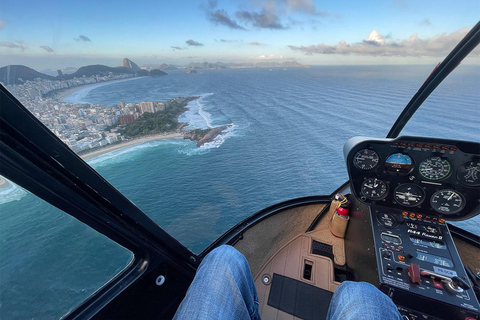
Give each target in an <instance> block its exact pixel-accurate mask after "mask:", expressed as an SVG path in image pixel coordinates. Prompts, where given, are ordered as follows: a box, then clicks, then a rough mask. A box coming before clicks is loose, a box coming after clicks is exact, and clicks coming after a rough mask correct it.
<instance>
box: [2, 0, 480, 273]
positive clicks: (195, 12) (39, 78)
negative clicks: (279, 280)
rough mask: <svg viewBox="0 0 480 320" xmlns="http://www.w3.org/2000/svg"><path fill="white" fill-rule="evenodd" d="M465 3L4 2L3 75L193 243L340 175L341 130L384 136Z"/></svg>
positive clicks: (164, 223) (344, 136)
mask: <svg viewBox="0 0 480 320" xmlns="http://www.w3.org/2000/svg"><path fill="white" fill-rule="evenodd" d="M475 6H476V7H477V8H478V4H477V3H476V2H474V1H464V2H462V3H457V2H455V1H444V2H442V3H441V4H439V3H438V2H433V1H427V2H422V3H417V2H413V1H390V2H385V3H378V2H376V1H375V2H374V1H367V2H362V3H359V2H348V1H337V2H335V3H330V4H326V3H322V2H319V1H311V0H305V1H283V0H260V1H225V2H220V1H218V2H217V1H205V2H202V3H200V4H199V3H197V2H193V3H192V2H188V1H163V2H162V1H150V2H148V1H147V2H145V3H135V4H132V3H126V2H124V3H122V2H116V3H109V2H101V1H100V2H98V1H81V2H72V3H65V2H61V1H47V2H45V1H42V2H39V1H27V3H25V2H15V1H10V2H3V3H1V4H0V67H1V68H0V82H2V83H3V85H5V87H6V88H7V89H8V90H9V91H10V92H11V93H13V94H14V95H15V96H16V97H17V98H18V99H19V100H20V101H21V102H22V103H23V104H24V105H25V106H26V107H27V108H28V110H30V111H31V112H32V113H33V114H34V115H35V116H36V117H38V119H40V120H41V121H42V122H43V123H44V124H45V125H46V126H47V127H48V128H49V129H50V130H52V132H54V133H55V134H56V135H57V136H58V137H59V138H60V139H62V141H64V142H65V144H66V145H68V146H69V147H70V148H71V149H72V150H74V151H75V152H77V153H78V154H79V155H81V156H82V157H83V158H84V159H85V160H86V161H87V163H88V164H89V165H91V166H92V167H93V168H94V169H96V170H97V171H98V172H99V173H100V174H101V175H102V176H103V177H105V178H106V179H107V180H108V181H109V182H110V183H111V184H112V185H113V186H114V187H115V188H117V189H118V190H119V191H120V192H122V193H123V194H125V196H127V197H128V198H129V199H130V200H131V201H132V202H133V203H135V204H136V205H137V206H138V207H139V208H140V209H141V210H142V211H144V212H145V213H146V214H147V215H148V216H149V217H151V218H152V219H153V220H154V221H155V222H156V223H158V224H159V225H160V226H161V227H162V228H164V229H165V230H166V231H167V232H169V233H170V234H172V235H173V236H174V237H176V238H177V239H178V240H179V241H180V242H181V243H182V244H184V245H186V246H187V247H188V248H189V249H191V250H192V251H194V252H195V253H199V252H201V251H202V250H203V249H205V248H206V246H207V245H208V244H210V243H211V242H212V241H213V240H215V239H216V238H218V237H219V236H220V235H221V234H223V233H224V232H225V231H227V230H228V229H229V228H231V227H232V226H234V225H235V224H236V223H238V222H239V221H241V220H243V219H245V218H246V217H248V216H250V215H252V214H253V213H255V212H257V211H259V210H261V209H263V208H265V207H268V206H270V205H273V204H275V203H278V202H281V201H285V200H289V199H292V198H297V197H302V196H309V195H322V194H323V195H324V194H331V193H332V192H333V191H334V190H335V189H337V188H338V187H339V186H340V185H341V184H342V183H343V182H345V181H346V180H347V179H348V175H347V172H346V168H345V165H344V159H343V145H344V143H345V142H346V141H347V140H348V139H349V138H351V137H353V136H358V135H363V136H372V137H377V138H381V137H385V136H386V135H387V133H388V131H389V129H390V127H391V126H392V124H393V123H394V121H395V120H396V118H397V116H398V115H399V114H400V112H401V111H402V110H403V108H404V106H405V105H406V104H407V103H408V101H409V100H410V98H411V97H412V96H413V95H414V94H415V92H416V91H417V89H418V88H419V87H420V86H421V84H422V83H423V81H424V80H425V78H426V77H427V76H428V74H429V73H430V72H431V70H432V69H433V68H434V66H435V65H436V64H437V63H438V62H439V61H441V60H442V59H443V57H445V56H446V55H447V54H448V53H449V52H450V50H451V49H453V48H454V46H455V45H456V44H457V43H458V41H460V39H461V38H462V37H463V36H464V35H465V34H466V33H467V32H468V31H469V30H470V28H471V27H472V26H473V25H474V24H475V23H476V22H477V20H476V19H477V15H476V12H475V10H472V7H475ZM427 13H428V14H427ZM474 64H477V65H478V61H476V62H474ZM466 68H467V69H468V70H467V69H465V70H467V71H465V73H463V75H462V73H461V74H460V75H459V78H458V81H459V83H466V85H467V86H469V87H473V86H475V82H474V81H475V78H474V77H473V78H472V77H471V76H469V75H468V74H470V73H471V72H473V73H475V72H478V67H472V69H469V68H470V67H469V66H466ZM475 68H477V69H475ZM462 70H463V69H462ZM477 85H478V82H477ZM447 94H448V93H447ZM459 99H461V97H459ZM472 99H474V100H475V99H476V101H477V102H478V96H475V97H473V98H472ZM438 104H439V105H438V106H437V107H442V108H449V105H450V102H449V100H446V99H438ZM420 121H423V123H421V124H420V125H424V126H428V127H429V128H430V129H431V130H430V131H429V134H431V135H433V136H439V137H441V136H442V134H443V131H442V130H440V129H441V128H439V127H437V126H433V127H432V126H431V122H430V121H429V120H427V119H425V118H423V119H421V120H420ZM436 130H437V131H436ZM460 130H464V133H463V136H472V130H474V127H467V126H465V127H462V128H461V129H460ZM417 134H418V133H417ZM419 134H423V132H420V133H419ZM22 201H23V199H20V200H18V203H17V202H12V203H10V205H11V206H14V205H16V204H18V205H20V202H22ZM0 210H4V209H3V208H2V207H1V205H0ZM39 223H40V222H39ZM58 223H59V224H61V223H62V222H61V221H58ZM2 236H3V235H1V234H0V237H2ZM19 255H21V253H19ZM2 263H5V262H2ZM13 276H14V275H12V277H13Z"/></svg>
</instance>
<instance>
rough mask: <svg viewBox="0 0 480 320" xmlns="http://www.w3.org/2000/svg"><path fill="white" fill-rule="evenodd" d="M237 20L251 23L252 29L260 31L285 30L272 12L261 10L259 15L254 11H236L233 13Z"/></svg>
mask: <svg viewBox="0 0 480 320" xmlns="http://www.w3.org/2000/svg"><path fill="white" fill-rule="evenodd" d="M235 16H236V17H237V19H240V20H243V21H245V22H247V23H251V24H252V25H253V26H254V27H257V28H261V29H286V27H285V26H284V25H282V24H281V23H280V18H279V17H278V15H277V14H276V13H274V12H273V11H271V12H269V11H267V10H264V9H263V10H262V11H261V12H260V13H257V12H255V11H237V12H236V13H235Z"/></svg>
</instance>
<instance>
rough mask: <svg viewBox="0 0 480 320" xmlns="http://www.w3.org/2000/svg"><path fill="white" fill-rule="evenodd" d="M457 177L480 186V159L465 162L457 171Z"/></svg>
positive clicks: (469, 183)
mask: <svg viewBox="0 0 480 320" xmlns="http://www.w3.org/2000/svg"><path fill="white" fill-rule="evenodd" d="M457 179H458V180H459V181H460V182H461V183H463V184H465V185H467V186H470V187H478V186H480V161H479V160H477V161H469V162H466V163H464V164H463V165H462V166H461V167H460V168H458V171H457Z"/></svg>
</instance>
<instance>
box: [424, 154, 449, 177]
mask: <svg viewBox="0 0 480 320" xmlns="http://www.w3.org/2000/svg"><path fill="white" fill-rule="evenodd" d="M418 171H419V172H420V174H421V175H422V177H424V178H425V179H427V180H433V181H437V180H442V179H445V178H446V177H448V175H449V174H450V172H451V169H450V162H448V160H445V159H442V158H440V157H431V158H428V159H425V160H423V161H422V162H421V163H420V166H419V168H418Z"/></svg>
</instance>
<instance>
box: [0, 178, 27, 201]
mask: <svg viewBox="0 0 480 320" xmlns="http://www.w3.org/2000/svg"><path fill="white" fill-rule="evenodd" d="M4 179H5V178H4ZM5 181H6V182H5V184H4V185H2V187H1V188H0V205H2V204H4V203H7V202H11V201H18V200H20V199H22V198H23V197H24V196H26V195H27V192H26V191H25V190H23V189H22V188H21V187H19V186H17V185H16V184H14V183H13V182H11V181H9V180H7V179H5Z"/></svg>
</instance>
